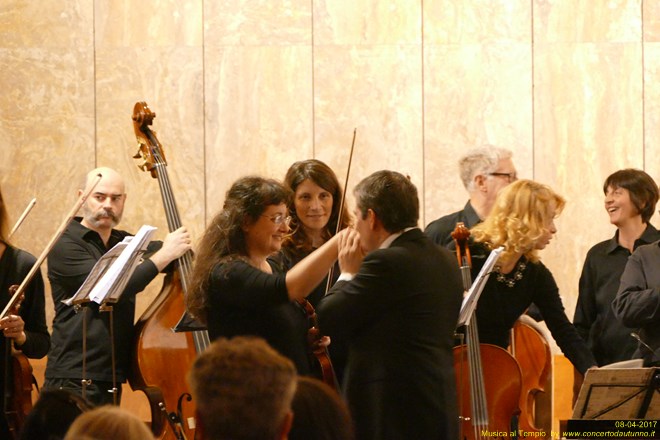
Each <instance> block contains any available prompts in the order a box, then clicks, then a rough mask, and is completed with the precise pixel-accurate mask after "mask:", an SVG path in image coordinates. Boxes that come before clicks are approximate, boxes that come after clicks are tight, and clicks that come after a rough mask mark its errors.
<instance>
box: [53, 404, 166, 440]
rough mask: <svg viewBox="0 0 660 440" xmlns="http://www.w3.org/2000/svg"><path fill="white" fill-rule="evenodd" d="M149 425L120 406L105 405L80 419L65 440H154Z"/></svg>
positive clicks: (86, 413)
mask: <svg viewBox="0 0 660 440" xmlns="http://www.w3.org/2000/svg"><path fill="white" fill-rule="evenodd" d="M153 438H154V436H153V434H152V433H151V430H150V429H149V428H148V427H147V424H146V423H145V422H143V421H142V420H140V419H139V418H138V417H137V416H135V415H134V414H133V413H131V412H128V411H126V410H125V409H122V408H120V407H118V406H112V405H105V406H100V407H98V408H94V409H93V410H91V411H87V412H85V413H84V414H82V415H81V416H80V417H78V418H77V419H76V420H75V421H74V422H73V424H72V425H71V427H70V428H69V430H68V431H67V433H66V436H65V437H64V440H83V439H85V440H87V439H89V440H149V439H151V440H153Z"/></svg>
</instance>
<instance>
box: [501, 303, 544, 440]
mask: <svg viewBox="0 0 660 440" xmlns="http://www.w3.org/2000/svg"><path fill="white" fill-rule="evenodd" d="M530 321H532V322H530ZM535 327H536V323H535V322H533V320H532V319H531V318H529V317H528V316H526V315H523V316H521V317H520V319H518V321H516V323H515V324H514V326H513V330H512V344H511V352H512V354H513V356H514V357H515V358H516V360H517V361H518V364H520V369H521V371H522V381H523V382H522V393H521V394H520V419H519V423H518V424H519V427H520V429H521V430H522V431H525V432H530V433H534V438H549V436H550V426H548V422H550V423H551V421H543V420H538V419H537V417H536V414H537V411H536V409H537V406H543V403H544V402H542V399H545V400H547V399H546V397H548V396H549V395H548V394H547V393H546V386H547V385H548V381H549V380H550V378H551V375H552V353H551V350H550V345H549V344H548V341H547V340H546V338H545V337H544V336H543V334H542V333H541V332H540V331H538V330H537V329H536V328H535ZM545 403H547V402H545ZM544 433H545V435H543V434H544Z"/></svg>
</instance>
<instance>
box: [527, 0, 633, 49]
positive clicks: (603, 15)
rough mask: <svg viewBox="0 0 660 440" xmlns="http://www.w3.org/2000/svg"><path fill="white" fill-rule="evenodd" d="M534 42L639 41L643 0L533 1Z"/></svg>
mask: <svg viewBox="0 0 660 440" xmlns="http://www.w3.org/2000/svg"><path fill="white" fill-rule="evenodd" d="M533 10H534V21H533V25H534V42H535V43H559V42H563V43H571V42H574V43H577V42H585V43H586V42H593V43H595V42H608V43H613V42H619V43H625V42H637V41H639V40H640V38H641V36H642V27H641V17H642V2H641V1H640V0H609V1H607V2H593V1H591V0H534V4H533Z"/></svg>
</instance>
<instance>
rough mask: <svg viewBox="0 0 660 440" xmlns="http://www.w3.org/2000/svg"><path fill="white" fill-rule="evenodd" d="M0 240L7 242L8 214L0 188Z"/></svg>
mask: <svg viewBox="0 0 660 440" xmlns="http://www.w3.org/2000/svg"><path fill="white" fill-rule="evenodd" d="M0 242H2V243H5V244H9V215H8V214H7V207H6V206H5V200H4V198H3V197H2V190H1V189H0Z"/></svg>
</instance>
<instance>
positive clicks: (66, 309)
mask: <svg viewBox="0 0 660 440" xmlns="http://www.w3.org/2000/svg"><path fill="white" fill-rule="evenodd" d="M80 221H81V218H79V217H77V218H75V219H74V221H72V222H71V223H70V224H69V226H68V227H67V229H66V231H64V234H63V235H62V237H61V238H60V239H59V240H58V241H57V243H56V244H55V246H54V247H53V249H52V251H51V252H50V255H49V257H48V279H49V280H50V285H51V288H52V295H53V302H54V305H55V318H54V319H53V336H52V346H51V349H50V352H49V353H48V364H47V366H46V378H47V379H60V378H70V379H81V378H82V361H83V353H82V344H83V337H82V334H83V320H82V319H83V315H87V319H86V321H87V328H86V331H87V338H86V342H87V351H86V371H85V378H86V379H92V380H98V381H106V382H110V381H112V351H111V341H110V321H109V316H110V313H109V312H100V311H99V307H98V305H97V304H96V303H88V304H87V305H85V306H83V308H82V309H81V310H80V312H78V313H77V312H76V311H75V308H74V306H67V305H66V304H64V303H63V302H62V301H63V300H65V299H68V298H70V297H71V296H73V295H74V294H75V293H76V292H77V291H78V289H79V288H80V286H81V285H82V284H83V282H84V281H85V279H86V278H87V275H88V274H89V273H90V272H91V270H92V268H93V267H94V264H96V262H97V261H98V260H99V259H100V258H101V256H103V254H105V253H106V252H107V251H109V250H110V249H111V248H112V247H113V246H114V245H116V244H117V243H119V242H121V241H122V240H123V239H124V237H126V236H128V235H131V234H129V233H128V232H126V231H119V230H115V229H113V230H112V232H111V234H110V239H109V241H108V247H107V248H106V247H105V245H104V244H103V241H102V239H101V237H100V235H99V234H98V233H97V232H95V231H92V230H90V229H88V228H86V227H84V226H83V225H81V224H80ZM160 244H161V243H160V242H152V243H150V245H149V248H148V252H153V251H155V250H156V248H158V247H159V246H160ZM157 274H158V270H157V268H156V266H155V265H154V264H153V263H152V262H151V261H150V260H148V259H145V260H144V261H143V262H142V263H140V265H138V267H137V268H136V269H135V272H134V273H133V275H132V276H131V279H130V280H129V281H128V284H127V285H126V288H125V290H124V293H123V294H122V296H121V297H120V299H119V301H118V302H117V303H115V304H113V316H114V321H113V323H114V341H115V355H116V363H115V366H116V374H117V381H120V382H125V381H126V374H127V371H128V368H129V363H130V358H131V352H132V348H133V344H132V343H133V320H134V315H135V295H136V294H137V293H138V292H141V291H142V290H143V289H144V288H145V287H146V286H147V284H149V282H150V281H151V280H152V279H153V278H154V277H155V276H156V275H157Z"/></svg>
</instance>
